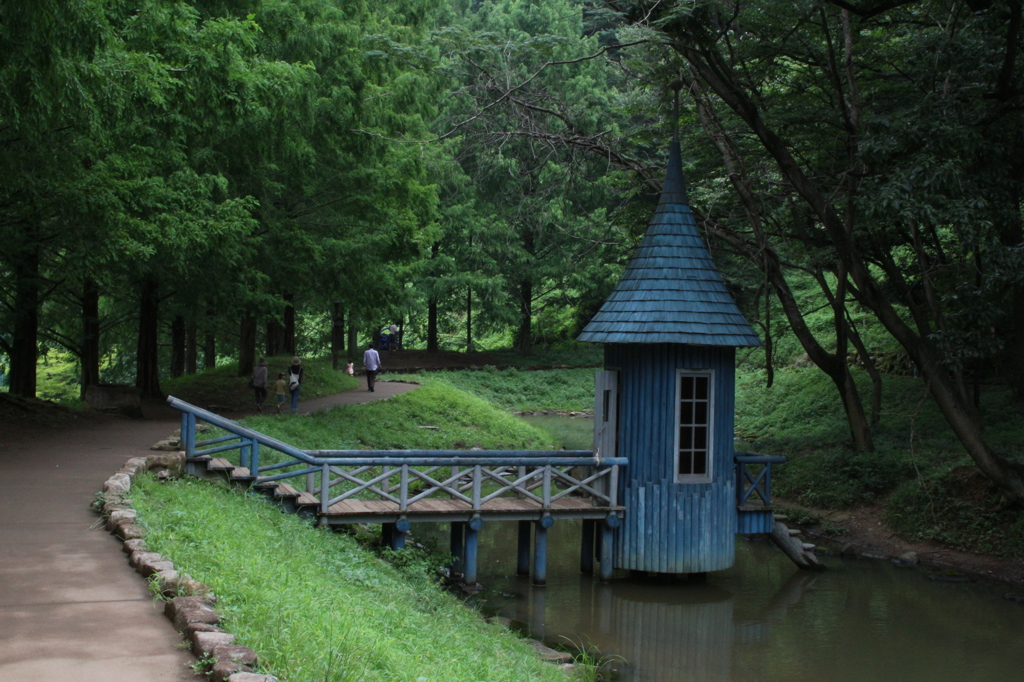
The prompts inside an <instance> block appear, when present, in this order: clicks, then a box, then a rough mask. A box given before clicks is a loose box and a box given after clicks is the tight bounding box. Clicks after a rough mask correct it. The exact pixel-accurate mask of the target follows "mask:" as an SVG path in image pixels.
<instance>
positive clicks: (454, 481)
mask: <svg viewBox="0 0 1024 682" xmlns="http://www.w3.org/2000/svg"><path fill="white" fill-rule="evenodd" d="M461 470H462V469H461V467H457V466H454V467H452V473H451V476H449V478H451V479H452V486H453V491H452V492H450V493H448V496H449V497H451V498H452V499H453V500H454V499H455V493H456V492H458V491H459V472H460V471H461Z"/></svg>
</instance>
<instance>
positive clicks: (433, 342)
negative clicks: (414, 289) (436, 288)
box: [427, 295, 437, 353]
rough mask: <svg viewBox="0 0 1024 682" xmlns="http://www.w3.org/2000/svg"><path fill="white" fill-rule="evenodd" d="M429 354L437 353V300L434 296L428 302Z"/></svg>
mask: <svg viewBox="0 0 1024 682" xmlns="http://www.w3.org/2000/svg"><path fill="white" fill-rule="evenodd" d="M427 352H430V353H436V352H437V299H436V298H434V296H433V295H431V296H430V300H429V301H428V302H427Z"/></svg>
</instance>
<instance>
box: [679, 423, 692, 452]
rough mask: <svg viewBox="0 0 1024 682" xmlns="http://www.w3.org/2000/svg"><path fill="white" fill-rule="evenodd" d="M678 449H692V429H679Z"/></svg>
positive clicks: (687, 427) (684, 427) (685, 427)
mask: <svg viewBox="0 0 1024 682" xmlns="http://www.w3.org/2000/svg"><path fill="white" fill-rule="evenodd" d="M679 449H680V450H691V449H693V427H692V426H688V425H683V426H680V427H679Z"/></svg>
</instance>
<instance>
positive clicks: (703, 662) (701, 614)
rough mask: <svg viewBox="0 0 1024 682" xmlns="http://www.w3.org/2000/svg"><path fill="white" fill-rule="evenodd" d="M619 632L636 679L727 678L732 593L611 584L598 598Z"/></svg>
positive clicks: (708, 588) (705, 588) (731, 642)
mask: <svg viewBox="0 0 1024 682" xmlns="http://www.w3.org/2000/svg"><path fill="white" fill-rule="evenodd" d="M602 597H604V598H605V599H606V600H607V604H603V605H602V606H604V607H605V608H607V612H608V613H609V619H610V621H611V623H610V626H611V627H612V628H614V629H615V630H617V631H618V633H619V638H620V645H621V649H619V651H617V652H616V653H618V654H620V655H621V656H622V657H623V658H624V659H625V660H626V661H627V662H629V663H630V664H631V667H632V668H633V670H634V672H635V673H636V676H637V677H642V678H645V679H668V678H666V677H665V676H666V675H671V674H672V673H673V672H676V673H679V674H683V671H685V676H686V679H692V680H702V681H706V682H715V681H716V680H731V679H732V662H733V646H734V640H735V636H736V628H735V626H734V625H733V595H732V593H731V592H728V591H727V590H723V589H720V588H716V587H712V586H710V585H703V586H687V587H686V588H685V589H679V588H676V589H673V590H665V589H663V588H662V587H661V586H659V585H646V586H644V585H638V584H636V583H630V584H628V585H618V584H616V585H613V586H611V587H610V588H609V589H607V590H606V591H605V592H603V593H602V594H601V595H600V597H599V598H602Z"/></svg>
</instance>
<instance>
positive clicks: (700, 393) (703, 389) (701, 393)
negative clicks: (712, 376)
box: [694, 377, 708, 400]
mask: <svg viewBox="0 0 1024 682" xmlns="http://www.w3.org/2000/svg"><path fill="white" fill-rule="evenodd" d="M694 379H695V380H696V382H697V395H696V397H697V399H698V400H707V399H708V377H694Z"/></svg>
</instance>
